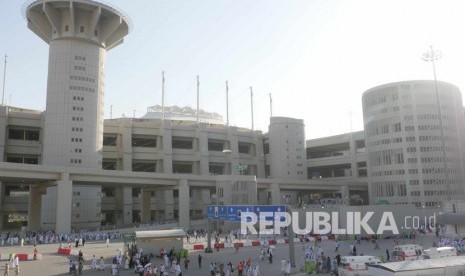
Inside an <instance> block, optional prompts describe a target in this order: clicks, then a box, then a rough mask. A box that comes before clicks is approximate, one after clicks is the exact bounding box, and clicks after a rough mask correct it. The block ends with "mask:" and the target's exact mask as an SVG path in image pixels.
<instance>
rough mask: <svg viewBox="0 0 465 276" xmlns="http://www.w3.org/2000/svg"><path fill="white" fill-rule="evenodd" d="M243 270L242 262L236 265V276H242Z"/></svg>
mask: <svg viewBox="0 0 465 276" xmlns="http://www.w3.org/2000/svg"><path fill="white" fill-rule="evenodd" d="M243 269H244V267H243V266H242V262H240V263H239V264H238V265H237V273H238V274H237V276H242V270H243Z"/></svg>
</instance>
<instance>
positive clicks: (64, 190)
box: [55, 173, 73, 234]
mask: <svg viewBox="0 0 465 276" xmlns="http://www.w3.org/2000/svg"><path fill="white" fill-rule="evenodd" d="M56 184H57V198H56V200H57V201H56V204H57V205H56V225H55V231H56V232H57V233H63V234H64V233H70V232H71V206H72V204H73V181H71V180H69V173H63V174H62V175H61V179H60V180H58V181H56Z"/></svg>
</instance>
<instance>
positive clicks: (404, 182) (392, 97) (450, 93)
mask: <svg viewBox="0 0 465 276" xmlns="http://www.w3.org/2000/svg"><path fill="white" fill-rule="evenodd" d="M437 85H438V87H437V89H438V90H437V92H438V94H439V103H440V108H441V112H439V110H438V98H437V96H436V88H435V83H434V81H428V80H419V81H405V82H398V83H390V84H385V85H381V86H378V87H374V88H371V89H369V90H368V91H366V92H365V93H364V94H363V120H364V125H365V136H366V149H367V161H368V172H369V175H368V181H369V193H370V201H371V203H372V204H377V203H380V202H386V201H387V202H389V203H391V204H405V203H413V204H415V205H416V206H417V207H438V206H440V205H441V204H442V202H444V201H447V198H448V193H449V194H450V196H451V199H453V200H456V199H463V198H464V185H463V183H464V158H465V156H464V150H465V145H464V142H465V140H464V139H465V132H464V126H465V117H464V113H463V111H464V109H463V104H462V95H461V93H460V90H459V89H458V88H457V87H456V86H454V85H452V84H450V83H446V82H442V81H441V82H437ZM440 115H441V117H442V123H441V121H440V120H439V119H440V117H439V116H440ZM441 125H442V129H443V131H441ZM443 139H444V140H443ZM442 141H444V144H445V147H444V148H443V146H442ZM446 168H447V171H448V173H446Z"/></svg>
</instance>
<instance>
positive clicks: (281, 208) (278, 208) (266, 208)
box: [254, 205, 286, 221]
mask: <svg viewBox="0 0 465 276" xmlns="http://www.w3.org/2000/svg"><path fill="white" fill-rule="evenodd" d="M260 212H269V213H273V215H272V216H267V217H265V218H263V219H265V221H274V218H275V213H281V212H286V206H285V205H255V206H254V213H255V214H257V217H258V221H260V219H262V218H261V217H260ZM284 220H285V218H284V217H281V219H280V221H284Z"/></svg>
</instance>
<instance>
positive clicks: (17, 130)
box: [8, 126, 40, 141]
mask: <svg viewBox="0 0 465 276" xmlns="http://www.w3.org/2000/svg"><path fill="white" fill-rule="evenodd" d="M8 139H14V140H25V141H39V139H40V130H38V129H29V128H23V127H19V126H18V127H17V126H10V127H9V129H8Z"/></svg>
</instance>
